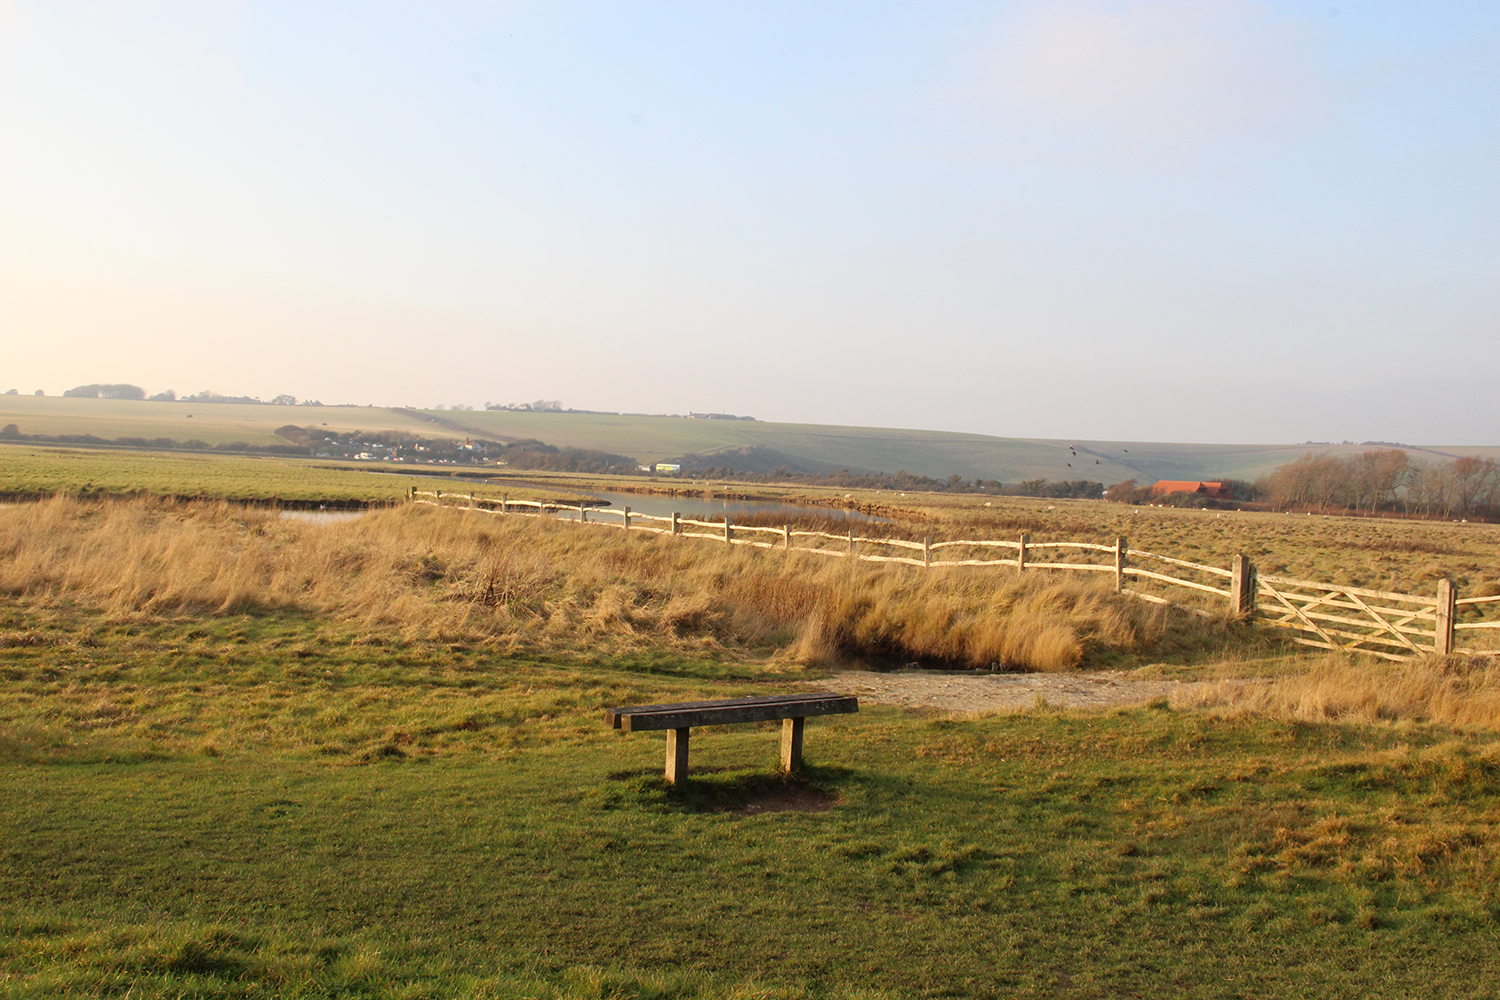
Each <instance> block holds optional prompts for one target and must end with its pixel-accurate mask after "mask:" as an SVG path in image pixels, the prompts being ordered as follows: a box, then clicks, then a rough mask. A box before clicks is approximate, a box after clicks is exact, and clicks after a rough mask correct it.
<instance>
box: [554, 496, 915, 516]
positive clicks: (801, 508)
mask: <svg viewBox="0 0 1500 1000" xmlns="http://www.w3.org/2000/svg"><path fill="white" fill-rule="evenodd" d="M569 492H570V493H572V494H573V495H575V496H576V495H582V496H587V497H593V498H594V499H596V500H601V501H603V502H604V503H605V504H606V505H608V506H609V507H612V508H614V509H615V510H622V509H624V508H626V507H629V508H630V509H631V510H632V511H636V512H638V513H641V514H652V515H654V516H656V517H670V516H671V515H672V513H673V511H676V512H677V513H678V514H681V515H682V516H683V517H686V518H691V519H693V520H698V521H711V520H715V519H717V518H722V517H724V516H725V515H726V514H727V515H729V516H730V517H742V516H744V515H746V514H793V515H795V514H819V515H822V516H824V517H831V518H837V519H841V520H848V521H885V520H887V519H886V518H883V517H874V516H872V515H870V514H865V513H862V512H860V511H857V510H844V509H843V508H840V507H822V506H817V505H814V504H795V503H782V502H781V501H779V500H714V499H711V498H708V497H693V496H675V497H672V496H660V495H657V494H653V493H609V492H604V491H600V490H589V491H587V492H584V493H582V494H579V493H578V492H577V491H571V490H570V491H569Z"/></svg>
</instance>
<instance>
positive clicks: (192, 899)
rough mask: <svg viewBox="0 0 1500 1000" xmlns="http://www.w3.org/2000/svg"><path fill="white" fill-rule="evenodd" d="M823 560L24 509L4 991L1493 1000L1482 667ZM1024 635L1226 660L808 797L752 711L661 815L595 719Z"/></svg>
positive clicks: (5, 693) (534, 528)
mask: <svg viewBox="0 0 1500 1000" xmlns="http://www.w3.org/2000/svg"><path fill="white" fill-rule="evenodd" d="M1037 513H1038V514H1053V513H1056V512H1055V511H1047V510H1046V509H1045V507H1043V508H1041V509H1040V510H1039V511H1038V512H1037ZM1190 513H1192V512H1180V511H1173V512H1170V514H1167V513H1165V512H1164V513H1163V515H1162V516H1163V517H1167V516H1171V517H1176V516H1179V515H1184V514H1190ZM1027 516H1030V515H1027ZM1163 523H1164V524H1166V523H1169V522H1165V521H1164V522H1163ZM1210 523H1211V522H1208V521H1203V520H1198V521H1190V520H1184V521H1183V522H1181V525H1182V527H1181V528H1179V529H1177V530H1187V528H1189V527H1194V526H1196V527H1197V528H1198V529H1200V530H1202V529H1203V528H1205V527H1206V526H1208V525H1210ZM1295 524H1296V525H1298V526H1300V527H1302V528H1304V529H1319V530H1321V526H1322V525H1323V524H1324V522H1323V521H1322V519H1313V521H1311V522H1310V521H1308V520H1306V519H1304V520H1299V521H1296V522H1295ZM1420 527H1423V528H1427V529H1429V530H1430V529H1431V528H1432V527H1433V526H1431V525H1424V526H1420ZM1163 530H1166V529H1163ZM1217 530H1218V529H1217V526H1216V525H1215V526H1214V527H1212V528H1210V529H1209V530H1208V531H1206V532H1204V534H1207V535H1212V534H1215V533H1216V532H1217ZM1321 537H1322V536H1319V535H1317V534H1314V535H1312V536H1310V538H1304V539H1302V541H1301V544H1302V545H1303V546H1311V545H1313V544H1317V543H1318V542H1317V540H1318V539H1319V538H1321ZM1429 555H1430V554H1429ZM831 562H833V561H822V562H818V563H816V564H815V565H812V564H806V563H805V562H798V561H795V560H793V561H788V560H786V559H785V558H784V557H776V556H771V555H770V554H766V553H760V552H752V551H745V550H734V551H726V550H724V549H721V548H718V547H715V546H711V545H706V544H702V543H696V542H692V541H690V540H673V539H670V538H657V537H645V536H643V535H635V536H625V535H624V533H623V532H617V531H609V530H605V529H602V528H601V529H588V528H580V527H578V526H575V525H569V524H560V523H555V522H549V521H542V520H538V519H528V518H519V517H518V518H512V519H507V520H505V521H503V522H497V521H496V520H493V519H484V520H481V519H480V518H478V517H477V516H474V515H467V514H464V513H460V512H456V511H438V510H434V509H431V508H405V509H398V510H392V511H384V512H376V513H374V514H370V515H366V516H365V517H362V518H360V519H358V520H355V521H348V522H338V523H332V524H314V523H308V522H298V521H287V520H284V519H280V518H277V517H276V516H275V513H274V511H260V510H253V509H244V508H238V509H237V508H233V507H226V506H223V505H211V504H181V503H162V502H157V501H151V500H139V499H138V500H131V501H127V502H122V501H89V502H83V501H77V500H69V499H60V500H54V501H50V502H48V503H45V504H31V505H13V506H10V507H6V508H0V592H3V593H4V594H5V595H6V598H5V603H4V604H3V605H0V650H3V657H0V675H3V678H4V681H5V683H4V685H3V686H0V831H3V833H4V836H3V839H0V843H3V845H4V847H3V850H0V887H3V891H0V927H3V932H0V996H6V997H43V996H47V997H51V996H89V997H95V996H97V997H103V996H118V995H131V996H151V997H154V996H161V997H221V996H242V997H323V996H351V997H352V996H365V997H393V998H394V997H405V998H411V997H448V996H458V995H462V996H480V997H489V996H493V997H549V998H565V997H566V998H573V997H595V998H603V997H638V998H648V997H681V998H697V997H703V998H707V997H743V998H751V997H756V998H768V997H769V998H782V997H785V998H801V997H849V998H887V997H891V998H894V997H909V996H933V997H988V996H997V995H1016V996H1047V997H1095V996H1100V995H1126V996H1132V995H1138V996H1162V997H1167V996H1172V997H1177V996H1188V997H1250V996H1254V997H1267V996H1288V997H1295V996H1308V995H1317V996H1331V997H1367V996H1369V997H1387V996H1388V997H1407V996H1444V997H1450V996H1452V997H1483V996H1489V995H1492V983H1493V976H1492V974H1491V973H1492V969H1491V967H1490V966H1491V956H1492V955H1493V954H1494V951H1495V949H1496V947H1497V946H1500V894H1497V891H1496V886H1497V885H1500V881H1497V876H1500V867H1497V866H1500V860H1497V855H1496V853H1495V851H1494V844H1495V843H1496V837H1497V817H1500V780H1497V779H1500V738H1497V733H1496V730H1497V728H1500V669H1497V668H1496V667H1494V666H1493V665H1489V664H1486V663H1485V662H1483V661H1473V662H1463V661H1457V660H1455V661H1452V662H1446V663H1445V662H1443V661H1416V662H1413V663H1409V664H1399V665H1391V664H1383V663H1373V662H1361V661H1348V660H1342V659H1339V658H1337V657H1324V656H1319V657H1316V658H1304V657H1298V656H1296V655H1292V654H1289V653H1288V651H1287V650H1285V649H1283V648H1281V647H1278V646H1276V645H1275V643H1274V642H1272V641H1269V640H1265V639H1263V638H1259V637H1257V636H1256V635H1255V634H1254V633H1253V632H1250V631H1246V630H1242V629H1239V628H1237V627H1232V626H1229V625H1227V624H1212V623H1209V624H1206V625H1205V624H1203V623H1200V622H1199V620H1198V619H1195V618H1192V617H1191V616H1181V617H1178V616H1173V615H1169V614H1166V613H1164V612H1160V611H1158V610H1155V609H1152V610H1150V611H1149V613H1147V612H1144V611H1140V610H1138V609H1133V607H1132V605H1131V604H1130V603H1129V602H1124V601H1123V600H1122V599H1120V598H1117V597H1115V596H1114V595H1112V594H1110V593H1108V592H1107V590H1104V589H1095V588H1090V587H1085V586H1082V585H1080V584H1077V583H1074V582H1071V581H1058V580H1048V578H1047V575H1046V574H1036V575H1035V577H1034V578H1032V579H1030V580H1027V581H1024V582H1022V581H1017V580H1015V579H1014V578H1013V577H1012V578H1009V579H1002V578H992V579H990V580H989V582H988V583H987V584H985V585H983V586H977V587H976V585H975V583H974V580H975V579H976V577H975V576H974V575H973V574H969V575H967V576H964V575H961V574H958V573H934V574H928V575H923V574H919V573H917V572H916V571H910V572H908V571H904V570H900V569H897V570H894V571H890V572H886V573H885V575H884V580H885V582H881V579H878V578H877V577H876V575H875V573H874V572H871V573H868V574H866V573H863V572H857V573H853V574H851V573H850V572H849V571H848V568H847V567H844V566H841V565H840V566H831V565H829V563H831ZM975 612H979V613H978V614H975ZM989 623H998V625H999V627H998V628H997V629H993V630H991V631H986V630H985V627H986V625H987V624H989ZM1007 633H1009V634H1011V635H1012V636H1013V637H1015V636H1025V635H1030V636H1032V637H1033V639H1034V642H1033V646H1032V647H1031V651H1030V653H1029V654H1024V653H1023V654H1022V656H1021V658H1023V659H1024V656H1025V655H1031V656H1033V657H1034V658H1036V659H1037V661H1038V662H1037V664H1036V665H1038V666H1046V665H1047V662H1048V661H1047V657H1058V656H1059V653H1058V651H1059V650H1061V651H1062V652H1063V653H1066V652H1067V650H1068V649H1069V648H1076V650H1077V653H1078V654H1079V655H1081V657H1082V662H1083V663H1084V665H1085V666H1089V665H1110V666H1116V667H1123V668H1127V669H1129V668H1131V667H1132V666H1134V667H1135V668H1136V669H1137V670H1138V671H1139V673H1140V674H1141V675H1142V676H1152V677H1158V676H1162V675H1163V673H1168V674H1171V675H1174V676H1196V677H1223V678H1225V681H1224V682H1223V683H1222V684H1220V685H1218V686H1210V687H1209V688H1206V689H1202V690H1200V691H1199V692H1198V693H1197V694H1195V695H1194V696H1193V697H1192V698H1190V699H1181V700H1174V701H1173V702H1172V703H1167V702H1160V703H1157V704H1154V705H1153V706H1151V707H1148V708H1145V709H1132V710H1126V711H1119V710H1117V711H1108V712H1100V713H1065V712H1057V711H1054V710H1051V709H1049V708H1047V707H1046V706H1045V705H1038V706H1036V707H1034V708H1032V709H1030V710H1027V711H1023V712H1019V713H1012V714H1000V715H993V716H988V717H982V718H945V717H940V716H936V715H932V714H924V713H921V712H908V711H903V710H897V709H893V708H881V707H878V706H869V705H867V706H865V707H864V709H863V710H862V711H861V713H860V714H859V715H857V716H845V717H838V718H835V719H831V720H818V721H815V722H814V723H813V724H811V727H810V729H809V735H808V743H807V754H808V760H809V766H808V767H807V768H806V770H805V772H804V773H803V774H801V775H800V776H797V777H794V778H782V777H778V776H776V775H775V774H774V765H775V758H776V735H775V732H774V730H773V729H772V728H770V727H720V728H714V729H709V730H705V731H701V732H700V733H699V734H697V735H695V738H694V768H695V774H696V778H695V780H694V782H693V783H692V784H691V785H690V786H689V787H688V788H687V789H685V790H681V791H678V790H672V789H669V788H668V787H667V786H665V785H664V783H663V782H662V780H661V776H660V767H661V757H662V748H663V742H662V739H661V738H660V736H659V734H634V735H622V734H620V733H618V732H615V731H613V730H609V729H606V728H605V726H604V725H603V723H602V719H601V715H600V712H599V709H600V708H601V707H602V706H604V705H607V704H622V703H640V702H650V701H662V700H691V699H697V698H704V697H728V696H734V695H741V694H748V693H772V692H778V691H785V690H789V689H793V686H794V685H798V684H800V683H804V682H813V683H816V682H817V681H818V680H819V678H820V677H822V676H824V674H825V673H826V672H827V671H828V670H830V669H832V668H833V667H835V666H836V665H838V664H839V663H844V662H849V658H850V657H851V656H853V657H858V656H860V655H867V654H868V653H869V652H871V651H879V650H881V649H887V650H891V651H896V652H901V653H902V654H903V655H906V654H910V653H912V652H913V651H915V650H920V649H922V648H928V649H937V648H938V647H939V645H940V644H941V643H942V642H951V641H952V640H953V638H954V637H955V636H956V637H959V638H961V639H962V641H963V642H966V643H972V644H975V645H974V646H973V648H975V649H982V648H983V647H984V644H985V643H989V642H996V641H1002V640H1004V639H1005V636H1006V635H1007ZM1069 636H1071V637H1072V640H1073V641H1074V642H1075V643H1076V647H1069V643H1068V641H1066V640H1067V638H1068V637H1069ZM953 648H954V647H951V646H950V647H948V652H950V653H951V652H952V651H953ZM862 650H863V651H864V653H862V652H861V651H862ZM1050 662H1052V663H1053V665H1065V663H1067V662H1076V661H1074V660H1071V659H1069V657H1068V656H1066V655H1065V656H1062V657H1061V658H1058V659H1055V660H1053V661H1050ZM1257 678H1259V679H1257Z"/></svg>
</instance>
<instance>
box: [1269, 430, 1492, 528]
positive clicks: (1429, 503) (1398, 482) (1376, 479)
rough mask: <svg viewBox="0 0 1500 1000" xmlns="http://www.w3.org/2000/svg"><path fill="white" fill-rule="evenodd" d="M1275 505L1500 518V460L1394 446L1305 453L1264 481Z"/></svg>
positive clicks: (1280, 508) (1427, 515)
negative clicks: (1424, 459) (1417, 458)
mask: <svg viewBox="0 0 1500 1000" xmlns="http://www.w3.org/2000/svg"><path fill="white" fill-rule="evenodd" d="M1263 487H1264V490H1265V496H1266V500H1267V502H1268V503H1269V504H1270V505H1271V506H1272V507H1274V508H1275V509H1277V510H1289V509H1292V508H1294V507H1297V508H1300V507H1306V508H1312V509H1320V510H1338V509H1343V510H1362V511H1370V512H1375V511H1380V510H1391V511H1400V512H1404V513H1409V514H1418V515H1421V516H1424V517H1442V518H1484V519H1490V518H1500V465H1497V464H1496V462H1495V460H1494V459H1492V458H1480V457H1478V456H1477V455H1467V456H1462V457H1459V458H1453V459H1449V460H1448V461H1445V462H1431V463H1420V462H1413V461H1412V460H1411V458H1410V456H1408V455H1407V453H1406V452H1404V451H1401V450H1399V449H1395V448H1387V449H1377V450H1374V451H1366V452H1362V453H1360V454H1358V455H1350V456H1347V457H1340V456H1337V455H1327V454H1308V455H1303V456H1302V457H1301V458H1298V459H1297V460H1296V461H1294V462H1288V463H1287V464H1286V465H1283V466H1281V467H1280V468H1279V469H1277V470H1276V471H1275V472H1273V473H1271V474H1270V475H1269V476H1267V477H1266V478H1265V480H1264V481H1263Z"/></svg>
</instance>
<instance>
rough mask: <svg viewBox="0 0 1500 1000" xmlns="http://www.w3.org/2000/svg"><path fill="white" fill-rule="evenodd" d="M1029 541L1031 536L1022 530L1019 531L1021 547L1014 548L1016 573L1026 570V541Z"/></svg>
mask: <svg viewBox="0 0 1500 1000" xmlns="http://www.w3.org/2000/svg"><path fill="white" fill-rule="evenodd" d="M1029 541H1031V536H1030V535H1029V534H1027V533H1026V532H1024V531H1023V532H1021V547H1020V548H1019V549H1018V550H1016V572H1017V573H1024V572H1026V543H1027V542H1029Z"/></svg>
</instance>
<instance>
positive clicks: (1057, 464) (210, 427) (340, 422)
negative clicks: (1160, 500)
mask: <svg viewBox="0 0 1500 1000" xmlns="http://www.w3.org/2000/svg"><path fill="white" fill-rule="evenodd" d="M7 424H15V425H16V426H17V427H18V429H19V431H20V432H21V433H23V434H46V435H64V434H75V435H81V434H93V435H96V436H98V437H101V438H107V439H114V438H120V437H134V438H147V439H151V438H173V439H176V440H188V439H196V440H200V441H206V442H208V443H209V444H211V445H217V444H226V443H229V442H234V441H243V442H246V443H248V444H251V445H275V444H278V443H284V440H285V439H283V438H280V437H277V435H276V433H275V432H276V429H277V428H278V427H283V426H285V425H288V424H295V425H300V426H306V427H311V428H323V427H326V428H327V429H328V430H330V431H337V432H340V433H350V432H354V431H363V432H366V433H378V432H390V433H397V434H406V435H421V436H423V437H427V438H463V437H470V436H472V437H477V438H488V439H491V440H495V441H508V442H515V441H523V440H534V441H541V442H545V443H546V444H548V445H553V446H556V447H558V448H577V449H585V450H589V451H599V452H606V453H609V454H612V455H623V456H629V457H631V458H633V459H635V460H636V461H638V462H640V463H641V464H654V463H656V462H663V461H678V460H681V461H683V463H684V464H685V465H687V466H688V467H690V468H712V467H716V466H732V467H736V468H742V469H743V471H746V472H759V473H768V472H772V471H774V470H775V469H777V468H786V469H788V470H790V471H793V472H802V473H812V474H817V473H826V472H832V471H837V470H840V469H848V470H850V471H852V472H872V471H873V472H890V473H894V472H901V471H905V472H909V473H912V474H914V475H920V476H931V477H933V478H938V479H946V478H947V477H949V476H954V475H956V476H960V477H962V478H964V479H969V480H973V479H988V480H999V481H1001V482H1005V483H1019V482H1021V481H1023V480H1028V479H1050V480H1053V481H1058V480H1077V479H1087V480H1094V481H1097V482H1101V483H1105V484H1110V483H1116V482H1120V481H1122V480H1125V479H1135V480H1137V481H1138V482H1141V483H1150V482H1155V481H1156V480H1158V479H1255V478H1256V477H1258V476H1260V475H1263V474H1265V473H1267V472H1270V471H1271V470H1272V469H1274V468H1276V467H1277V466H1279V465H1283V464H1285V463H1286V462H1290V461H1292V460H1294V459H1295V458H1297V457H1298V456H1299V455H1303V454H1306V453H1308V452H1329V453H1334V454H1349V453H1357V452H1361V451H1366V450H1369V449H1370V448H1372V447H1378V446H1376V445H1361V444H1354V445H1307V444H1300V445H1216V444H1170V443H1161V442H1133V441H1062V440H1046V439H1040V438H1025V439H1023V438H1000V437H991V436H989V435H985V434H957V433H951V432H945V431H920V430H901V429H896V428H880V427H838V426H828V425H819V424H782V423H772V422H769V421H760V420H755V421H751V420H695V419H690V418H681V417H639V416H616V415H611V414H600V413H551V412H537V411H530V412H528V411H510V410H408V409H402V408H399V407H397V408H387V407H378V406H274V405H259V406H257V405H244V404H231V403H203V402H191V403H187V402H181V401H178V402H151V401H137V400H123V399H73V398H68V399H64V398H59V397H55V396H54V397H38V396H0V427H3V426H4V425H7ZM1406 450H1407V451H1409V452H1410V454H1411V455H1412V457H1413V458H1414V459H1416V460H1418V461H1432V460H1439V459H1448V458H1453V457H1456V456H1459V455H1482V456H1486V457H1494V458H1500V447H1493V446H1486V447H1420V448H1418V447H1408V448H1407V449H1406Z"/></svg>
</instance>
